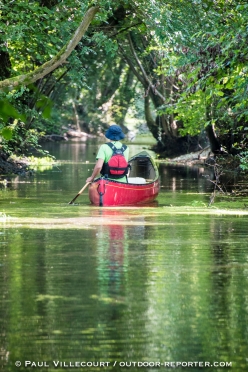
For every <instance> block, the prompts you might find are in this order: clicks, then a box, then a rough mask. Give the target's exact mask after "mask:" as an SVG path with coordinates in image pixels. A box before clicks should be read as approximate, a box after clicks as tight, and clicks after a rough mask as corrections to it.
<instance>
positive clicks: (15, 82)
mask: <svg viewBox="0 0 248 372" xmlns="http://www.w3.org/2000/svg"><path fill="white" fill-rule="evenodd" d="M98 11H99V7H98V6H94V7H91V8H90V9H88V10H87V12H86V13H85V16H84V18H83V20H82V22H81V24H80V25H79V27H78V28H77V30H76V32H75V34H74V35H73V37H72V38H71V40H69V42H68V43H67V44H66V45H65V46H64V47H63V48H62V49H61V51H60V52H59V53H58V54H57V55H56V56H54V57H53V58H52V59H51V60H50V61H48V62H45V63H44V64H43V65H42V66H40V67H38V68H37V69H35V70H34V71H31V72H29V73H27V74H25V75H19V76H15V77H13V78H10V79H5V80H2V81H0V90H6V89H7V90H11V89H13V88H17V87H18V86H21V85H29V84H32V83H34V82H35V81H37V80H39V79H41V78H43V77H44V76H46V75H47V74H49V73H50V72H52V71H53V70H55V69H56V68H57V67H59V66H60V65H62V64H63V63H65V61H66V59H67V58H68V57H69V56H70V54H71V53H72V51H73V50H74V49H75V47H76V46H77V44H78V43H79V42H80V40H81V39H82V37H83V36H84V34H85V32H86V31H87V29H88V27H89V25H90V23H91V21H92V20H93V18H94V17H95V15H96V13H97V12H98Z"/></svg>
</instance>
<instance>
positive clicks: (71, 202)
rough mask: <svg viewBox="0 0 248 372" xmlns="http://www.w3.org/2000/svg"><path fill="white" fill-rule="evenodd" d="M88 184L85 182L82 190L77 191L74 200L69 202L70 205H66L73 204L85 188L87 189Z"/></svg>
mask: <svg viewBox="0 0 248 372" xmlns="http://www.w3.org/2000/svg"><path fill="white" fill-rule="evenodd" d="M89 184H90V182H87V183H86V185H84V187H83V188H82V189H81V190H80V191H79V193H78V194H77V195H76V196H75V198H74V199H72V200H71V201H70V203H68V204H73V203H74V201H75V200H76V199H77V197H78V196H79V195H81V194H82V192H83V191H84V190H85V189H86V187H87V186H88V185H89Z"/></svg>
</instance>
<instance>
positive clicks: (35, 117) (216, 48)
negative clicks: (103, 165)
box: [0, 0, 248, 155]
mask: <svg viewBox="0 0 248 372" xmlns="http://www.w3.org/2000/svg"><path fill="white" fill-rule="evenodd" d="M0 12H1V33H0V80H1V82H0V88H1V89H2V90H1V100H2V101H1V102H2V104H1V107H0V109H1V115H2V123H1V124H0V125H1V127H2V129H0V130H1V133H2V136H3V137H4V138H5V140H4V139H3V141H2V145H3V147H4V146H5V147H4V149H7V148H8V149H9V150H11V151H20V152H22V151H23V150H24V148H25V145H28V144H30V142H32V140H33V139H34V138H36V135H37V134H38V133H40V132H45V133H50V132H54V131H56V132H58V133H59V131H60V127H61V125H65V124H68V122H72V120H73V118H74V117H79V119H80V120H79V124H80V125H81V129H84V130H87V131H97V130H99V127H100V128H101V127H104V126H106V125H108V124H109V123H111V122H117V123H118V124H120V125H121V126H123V127H124V126H125V123H126V121H125V117H126V114H127V112H128V110H132V111H133V112H134V113H136V116H137V117H138V118H142V117H143V118H144V120H145V121H146V123H147V125H148V127H149V129H150V131H151V132H152V134H153V135H154V137H155V138H156V139H157V140H158V143H159V145H160V150H161V151H164V152H165V154H166V155H173V154H176V153H178V152H186V151H187V150H191V149H197V148H198V145H199V141H200V143H201V140H202V141H203V140H204V138H205V133H206V135H207V137H208V140H209V142H210V145H211V148H212V150H213V151H215V152H219V151H221V149H222V148H224V150H225V151H227V152H229V153H233V154H234V153H238V152H240V151H245V150H246V147H247V133H248V126H247V124H246V121H247V114H248V110H247V86H248V85H247V58H248V54H247V48H248V47H247V45H248V44H247V41H248V28H247V24H248V22H247V21H248V5H247V4H246V2H243V1H234V0H228V1H226V0H189V1H186V0H185V1H184V0H183V1H182V0H168V1H167V0H157V1H152V0H139V1H138V0H137V1H135V0H134V1H131V0H117V1H112V0H99V1H95V2H93V3H92V2H90V1H89V2H87V1H84V2H82V1H79V0H73V1H72V0H63V1H62V0H47V1H45V0H43V1H42V0H40V1H32V0H31V1H26V0H15V1H14V2H9V1H0ZM80 29H81V31H82V33H81V34H80V35H79V34H78V33H77V31H76V30H80ZM78 35H79V37H78V38H77V36H78ZM72 43H73V44H72ZM69 46H70V50H69V52H68V47H69ZM67 52H68V53H67ZM48 66H49V69H46V68H47V67H48ZM39 72H42V74H40V75H39V74H38V73H39ZM31 83H32V84H31ZM141 104H143V112H142V110H140V107H141V106H140V105H141ZM61 107H62V108H63V109H62V110H61ZM137 107H139V109H137ZM41 113H43V115H41ZM21 115H22V116H21ZM23 122H24V123H23ZM6 140H8V141H7V142H6ZM202 143H203V142H202Z"/></svg>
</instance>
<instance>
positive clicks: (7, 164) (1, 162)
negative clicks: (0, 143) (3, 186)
mask: <svg viewBox="0 0 248 372" xmlns="http://www.w3.org/2000/svg"><path fill="white" fill-rule="evenodd" d="M29 166H30V164H29V161H28V159H26V158H12V157H11V156H7V155H6V154H4V153H1V154H0V175H8V174H18V175H22V176H26V175H30V173H32V170H31V169H29Z"/></svg>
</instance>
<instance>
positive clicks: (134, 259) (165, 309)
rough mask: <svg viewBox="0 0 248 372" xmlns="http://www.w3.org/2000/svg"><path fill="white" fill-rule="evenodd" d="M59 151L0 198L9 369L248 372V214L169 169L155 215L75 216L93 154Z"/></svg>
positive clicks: (0, 355)
mask: <svg viewBox="0 0 248 372" xmlns="http://www.w3.org/2000/svg"><path fill="white" fill-rule="evenodd" d="M139 150H141V148H139V146H134V145H132V146H131V154H134V153H136V152H138V151H139ZM51 152H52V153H53V154H54V155H55V156H56V157H57V158H58V159H60V160H61V164H60V165H58V166H56V167H51V168H49V167H48V168H42V169H40V170H39V171H38V172H37V173H36V175H35V176H34V178H31V179H25V178H18V177H13V178H12V179H11V183H9V184H8V186H7V187H2V189H1V190H0V195H1V211H2V215H1V216H0V217H1V225H0V226H1V229H0V294H1V297H0V301H1V306H0V338H1V344H0V366H1V367H0V369H1V370H3V371H6V372H15V371H21V372H23V371H34V370H37V371H42V372H43V371H59V372H62V371H76V370H84V371H85V370H87V371H100V370H105V371H128V370H129V371H144V370H145V371H162V370H175V368H172V367H173V366H175V365H176V363H177V362H178V363H182V366H180V365H178V367H177V368H176V370H177V371H185V370H192V371H201V370H205V369H206V370H208V371H222V370H225V371H235V372H238V371H246V370H247V368H248V364H247V358H248V355H247V350H248V329H247V324H248V252H247V222H248V213H247V211H240V210H232V209H230V210H223V209H218V206H216V207H215V208H211V209H209V208H207V204H208V200H209V194H210V193H211V187H212V184H211V182H209V181H208V179H209V178H211V174H210V173H208V172H207V171H206V170H203V169H199V168H186V167H176V166H164V165H161V166H160V168H159V169H160V176H161V192H160V195H159V197H158V200H157V203H154V204H153V205H150V206H144V207H139V208H136V207H127V208H122V207H121V208H98V207H92V206H90V205H89V201H88V196H87V192H86V193H84V194H83V195H82V196H80V197H79V199H78V200H77V201H78V204H77V205H73V206H69V205H68V202H69V201H70V200H71V199H72V198H73V197H74V196H75V195H76V194H77V193H78V191H79V190H80V189H81V188H82V186H83V185H84V183H85V179H86V178H87V177H88V175H89V174H90V172H91V169H92V167H93V162H94V156H95V153H96V145H95V144H94V143H92V144H88V145H86V144H84V143H82V144H80V143H63V144H59V145H56V146H55V147H54V148H52V149H51ZM16 362H21V366H18V363H17V366H15V363H16ZM138 362H139V363H140V364H139V365H138ZM142 362H143V363H144V364H143V367H142ZM25 363H26V366H25ZM87 363H88V366H87ZM169 363H172V364H169ZM173 363H174V364H173ZM185 363H189V364H188V365H189V366H188V367H186V364H185ZM193 363H194V364H193ZM214 363H216V365H215V366H214ZM225 363H228V365H229V366H227V367H224V364H225ZM230 363H232V366H230ZM149 364H150V366H149ZM159 364H160V367H159ZM170 366H172V367H171V368H170ZM204 366H205V367H204Z"/></svg>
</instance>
